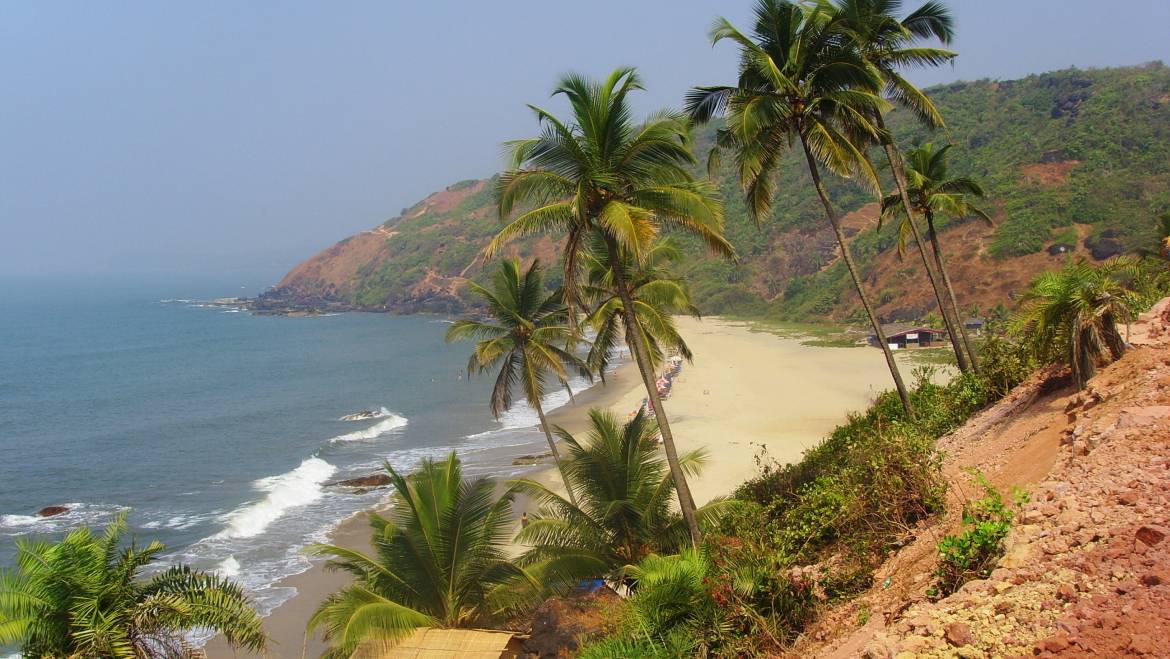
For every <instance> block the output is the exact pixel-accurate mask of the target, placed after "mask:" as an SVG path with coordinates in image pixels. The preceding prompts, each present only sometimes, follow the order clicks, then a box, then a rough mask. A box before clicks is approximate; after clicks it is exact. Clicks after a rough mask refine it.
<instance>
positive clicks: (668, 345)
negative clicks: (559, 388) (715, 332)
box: [582, 239, 699, 377]
mask: <svg viewBox="0 0 1170 659" xmlns="http://www.w3.org/2000/svg"><path fill="white" fill-rule="evenodd" d="M598 247H599V249H594V250H593V251H591V252H590V253H588V254H587V255H586V256H585V262H586V268H585V269H586V276H585V282H586V283H585V285H584V287H583V289H582V292H583V296H582V297H583V298H584V299H585V301H586V303H587V304H588V308H589V312H588V313H587V314H586V316H585V319H584V321H583V324H584V325H585V326H586V327H589V328H590V329H592V330H593V331H594V332H596V335H595V336H594V338H593V343H592V345H591V346H590V349H589V356H588V357H587V361H588V363H589V367H590V368H591V369H592V370H593V372H594V373H601V374H603V377H604V373H605V369H606V368H607V367H608V365H609V358H610V356H611V355H612V354H613V351H614V350H615V349H616V348H617V346H618V345H619V344H620V342H621V341H625V342H626V344H629V343H630V342H631V341H634V340H635V336H634V335H632V334H631V333H630V332H626V331H625V324H624V321H623V319H624V317H625V316H624V314H623V313H622V311H623V309H622V296H621V294H620V292H619V291H618V290H617V287H616V285H615V277H614V272H613V267H612V266H611V264H610V261H609V253H608V252H607V251H606V250H605V247H604V245H600V246H598ZM680 258H682V253H681V252H680V251H679V250H678V249H677V248H676V247H675V246H674V244H673V243H672V242H671V241H670V240H669V239H665V240H662V241H659V242H658V243H655V244H654V246H652V247H651V248H650V249H649V251H648V252H647V254H646V258H645V261H644V262H643V263H638V262H637V261H634V260H633V259H630V258H627V259H626V260H625V262H624V263H623V264H622V270H623V273H622V274H623V277H622V278H623V279H624V280H625V284H626V287H627V288H628V289H629V298H630V299H631V300H633V301H634V318H635V319H636V320H637V321H638V332H637V336H639V337H640V338H641V340H642V342H643V344H644V348H643V349H644V351H645V352H646V353H647V354H649V355H650V360H651V362H652V364H653V365H654V367H655V368H658V367H659V366H660V365H661V364H662V362H663V361H664V360H665V358H666V355H667V352H668V351H673V352H676V353H678V354H679V355H680V356H681V357H682V358H684V359H686V360H687V361H691V360H692V359H693V358H694V354H693V353H692V352H691V349H690V347H688V346H687V343H686V341H685V340H684V339H683V337H682V335H681V334H679V333H678V327H677V326H676V324H675V322H674V316H675V315H676V314H687V315H690V316H694V317H696V318H697V317H699V310H698V309H697V308H696V307H695V305H694V304H692V303H691V296H690V292H689V291H688V290H687V287H686V284H685V283H684V282H683V281H682V280H681V279H679V278H678V277H675V276H673V275H672V274H671V273H670V270H669V265H670V264H671V263H674V262H677V261H678V260H679V259H680Z"/></svg>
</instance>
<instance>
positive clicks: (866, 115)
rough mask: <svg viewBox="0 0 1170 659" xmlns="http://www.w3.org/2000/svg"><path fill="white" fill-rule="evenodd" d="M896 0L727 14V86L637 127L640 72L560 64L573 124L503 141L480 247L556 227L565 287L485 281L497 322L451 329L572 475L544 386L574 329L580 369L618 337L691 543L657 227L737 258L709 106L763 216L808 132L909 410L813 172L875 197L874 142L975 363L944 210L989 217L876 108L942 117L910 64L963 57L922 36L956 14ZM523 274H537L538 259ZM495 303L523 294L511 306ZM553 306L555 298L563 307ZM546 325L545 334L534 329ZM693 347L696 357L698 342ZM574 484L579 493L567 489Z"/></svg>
mask: <svg viewBox="0 0 1170 659" xmlns="http://www.w3.org/2000/svg"><path fill="white" fill-rule="evenodd" d="M900 4H901V3H900V2H898V1H897V0H834V1H829V0H817V1H816V2H789V1H787V0H759V1H758V2H757V4H756V8H755V16H756V20H755V24H754V26H753V30H752V32H751V33H750V35H748V34H745V33H743V32H741V31H740V30H738V29H737V28H736V27H735V26H733V25H732V24H731V23H730V22H728V21H726V20H724V19H720V20H718V21H717V22H716V25H715V27H714V28H713V30H712V32H711V37H712V41H713V42H714V43H718V42H720V41H723V40H731V41H733V42H735V43H736V44H738V46H739V49H740V74H739V78H738V80H737V81H736V84H734V85H731V86H713V87H697V88H695V89H694V90H693V91H692V92H691V93H690V94H688V96H687V99H686V103H685V113H678V112H674V111H662V112H659V113H657V114H655V115H653V116H651V117H650V118H649V119H648V120H646V121H645V122H643V123H636V122H635V121H634V119H633V117H632V113H631V110H630V107H629V95H630V93H631V92H633V91H635V90H639V89H642V85H641V81H640V79H639V78H638V76H637V73H636V72H635V71H634V70H633V69H628V68H621V69H617V70H615V71H614V72H613V73H611V74H610V75H609V77H608V78H606V79H605V80H603V81H600V82H598V81H593V80H589V79H587V78H584V77H582V76H578V75H568V76H565V77H564V78H563V79H562V80H561V82H560V84H559V85H558V86H557V88H556V89H555V90H554V92H553V94H554V96H563V97H565V99H566V100H567V101H568V103H569V106H570V108H571V111H572V119H571V120H570V121H565V120H562V119H560V118H558V117H556V116H555V115H554V114H552V113H551V112H549V111H547V110H545V109H542V108H539V107H536V106H529V107H530V108H531V109H532V111H533V112H534V113H535V114H536V117H537V119H538V121H539V123H540V126H541V133H540V134H539V135H538V136H536V137H534V138H531V139H526V140H518V141H515V142H511V143H509V144H508V148H509V151H510V156H511V164H510V167H509V169H508V171H506V172H505V173H504V174H503V175H502V176H501V177H500V178H499V182H498V187H497V195H498V199H499V214H500V218H501V220H502V221H503V222H504V225H503V228H502V229H501V230H500V231H499V233H498V234H497V236H496V237H495V238H494V239H493V240H492V242H491V243H490V244H489V245H488V247H487V248H486V250H485V258H491V257H492V256H493V255H494V254H495V253H497V252H498V251H499V250H500V249H501V248H502V247H503V246H504V245H505V244H507V243H508V242H509V241H511V240H513V239H516V238H519V237H523V236H527V235H530V234H534V233H545V234H553V235H557V236H560V237H561V238H562V241H561V260H562V262H563V268H564V276H563V282H564V283H563V285H562V288H561V290H560V291H558V292H557V294H554V295H553V296H550V297H547V298H544V297H542V299H541V304H546V303H547V305H549V306H548V307H547V313H545V314H544V315H539V314H538V315H533V316H528V315H526V314H525V312H524V310H525V309H536V308H541V304H537V301H536V300H531V301H525V300H524V299H523V297H522V295H521V292H519V291H516V292H511V291H507V290H504V289H502V288H500V287H498V286H497V290H496V291H494V292H493V291H486V290H484V289H482V288H480V287H475V288H474V289H473V290H474V292H476V293H477V294H479V295H480V296H481V297H482V298H483V299H484V300H485V302H486V304H487V306H488V307H489V311H490V313H491V315H492V316H493V317H494V319H495V321H496V322H495V323H494V324H486V323H481V322H479V321H470V320H469V321H462V322H460V323H459V324H457V325H456V326H454V327H453V328H452V330H451V333H450V334H449V338H452V339H454V338H477V339H480V340H481V342H480V343H479V344H478V345H477V347H476V354H475V356H473V358H472V370H481V369H483V368H486V367H488V366H491V365H495V364H501V365H502V366H501V369H500V373H499V376H498V378H497V385H496V389H495V391H494V392H493V396H492V400H493V402H492V409H493V412H496V413H497V414H498V412H499V410H500V409H501V406H502V405H503V406H506V405H505V403H506V401H507V397H508V395H509V394H508V393H507V384H508V383H509V382H511V381H513V380H514V379H519V380H521V381H522V382H524V387H525V394H526V399H527V401H528V403H529V404H530V405H531V406H532V407H533V408H534V409H536V411H537V413H538V416H540V417H541V425H542V427H543V429H544V431H545V434H546V436H547V437H548V438H549V444H550V447H551V450H552V452H553V455H554V457H555V458H557V460H558V467H559V468H560V469H561V472H562V474H563V473H564V468H563V466H561V465H560V460H559V455H558V451H557V449H556V447H555V443H554V442H553V441H552V431H551V429H549V428H548V424H547V422H546V421H545V420H544V414H543V411H542V410H541V409H540V400H539V398H540V397H539V394H540V393H541V392H542V391H543V383H544V382H545V381H546V380H548V381H551V380H557V381H558V382H559V384H561V385H562V386H564V385H565V382H566V380H565V373H566V372H567V369H569V368H570V367H572V368H577V369H580V367H581V365H582V364H581V363H580V361H579V360H578V358H577V357H576V356H575V353H574V346H575V345H583V344H585V343H587V342H586V341H585V339H584V338H583V336H582V333H581V332H580V329H581V325H584V326H586V327H591V328H592V329H593V330H595V331H596V332H597V334H596V337H595V339H594V341H593V342H592V346H591V347H590V349H589V354H588V356H587V358H586V360H585V366H586V367H587V368H588V370H590V371H591V372H593V373H594V374H596V375H598V376H602V377H603V375H604V368H603V367H604V365H605V364H606V362H607V361H608V355H609V354H610V352H611V349H612V348H613V346H614V345H615V344H616V343H617V342H618V341H619V340H624V342H625V343H626V345H628V346H629V348H630V352H631V354H632V356H633V359H634V362H635V363H636V364H637V367H638V371H639V374H640V376H641V378H642V381H643V383H644V385H645V388H646V394H647V400H648V403H649V409H650V410H652V411H653V413H654V416H655V419H656V421H657V425H658V431H659V433H660V434H661V437H662V441H663V448H664V452H665V454H666V459H667V463H668V465H669V466H670V471H671V474H672V476H673V478H674V485H675V491H676V492H677V496H678V499H679V509H680V511H681V513H682V516H683V519H684V521H685V522H686V525H687V528H688V531H689V533H690V537H691V540H692V542H693V543H695V544H697V543H698V542H699V540H700V538H701V530H700V528H699V524H698V520H697V517H696V514H695V504H694V500H693V497H692V496H691V493H690V488H689V487H688V485H687V481H686V477H685V474H684V473H683V468H682V465H681V462H680V458H679V455H678V450H677V448H676V445H675V441H674V436H673V433H672V431H671V426H670V420H669V417H668V416H667V414H666V411H665V409H664V407H663V403H662V400H661V397H660V396H659V394H658V389H657V386H656V384H655V381H656V375H655V369H656V366H657V364H658V362H659V361H660V360H661V356H662V351H663V349H664V348H667V349H674V350H680V351H683V350H685V344H684V343H683V342H682V340H681V338H680V337H679V336H678V334H677V332H676V331H675V330H674V327H673V324H672V323H671V321H670V318H669V316H670V313H678V312H679V311H684V310H685V311H688V312H689V311H692V310H693V307H692V305H691V303H690V300H689V298H688V296H687V294H686V289H685V287H684V286H682V285H681V283H680V282H678V281H677V280H674V279H672V278H671V277H670V276H669V275H668V274H667V272H666V269H665V268H664V267H663V265H664V263H666V262H669V260H670V259H671V258H672V257H673V256H674V250H673V247H671V246H670V245H669V244H666V245H664V243H663V241H664V240H665V238H664V236H663V234H664V233H667V232H674V233H680V234H689V235H692V236H696V237H698V238H699V239H701V240H702V242H703V243H705V244H706V245H707V246H708V247H709V248H710V250H711V251H713V252H715V253H716V254H718V255H720V256H723V257H726V258H735V252H734V249H733V248H732V246H731V245H730V243H729V242H728V241H727V239H726V238H725V237H724V234H723V208H722V204H721V201H720V199H719V196H718V194H717V193H716V190H715V188H714V186H713V185H712V184H711V182H710V181H708V180H704V179H700V178H698V177H696V176H695V173H694V172H695V169H696V167H697V159H696V158H695V155H694V153H693V150H692V148H691V141H690V137H691V136H690V131H691V126H692V124H693V123H694V122H706V121H709V120H711V119H713V118H714V117H716V116H717V115H723V116H725V117H726V124H725V126H724V127H723V128H721V129H719V130H718V133H717V142H716V147H715V153H714V154H713V155H717V154H718V153H722V152H727V153H730V154H732V155H733V157H734V164H735V171H736V173H737V174H738V177H739V179H740V182H741V183H742V185H743V187H744V190H745V194H746V198H747V202H748V209H749V212H750V214H751V216H752V217H753V218H754V219H755V220H756V221H757V222H762V221H763V220H764V219H765V218H767V216H768V215H769V213H770V209H771V204H772V201H773V197H774V195H775V193H776V190H775V182H776V170H777V167H778V165H779V163H780V161H781V158H782V157H783V155H784V153H785V152H786V151H787V150H788V148H789V146H791V145H793V144H796V143H799V144H800V146H801V150H802V152H803V154H804V156H805V160H806V161H807V165H808V171H809V174H810V176H811V178H812V182H813V185H814V187H815V188H816V190H817V193H818V196H819V197H820V199H821V202H822V204H823V206H824V210H825V215H826V217H827V219H828V220H829V223H830V225H831V226H832V228H833V230H834V232H835V234H836V236H837V240H838V244H839V248H840V251H841V257H842V260H843V261H844V263H845V264H846V267H847V268H848V270H849V272H850V275H851V276H852V278H853V282H854V284H855V286H856V289H857V294H858V297H859V299H860V301H861V304H862V307H863V308H864V309H865V311H866V313H867V315H868V317H869V319H870V322H871V324H872V326H873V331H874V333H875V335H876V336H877V337H878V344H879V345H880V346H881V348H882V350H883V353H884V355H885V359H886V361H887V364H888V366H889V369H890V373H891V376H892V377H893V380H894V383H895V386H896V388H897V390H898V394H899V396H900V398H901V400H902V404H903V406H904V407H905V411H906V413H907V415H909V416H912V415H913V410H912V407H911V401H910V396H909V392H908V390H907V388H906V386H905V384H904V382H903V379H902V376H901V374H900V372H899V369H898V365H897V363H896V362H895V360H894V357H893V353H892V351H891V350H890V348H889V346H888V344H887V342H886V340H885V337H884V335H883V331H882V326H881V323H880V322H879V320H878V317H877V315H876V313H875V312H874V310H873V305H872V304H871V303H870V301H869V296H868V294H867V293H866V291H865V288H864V286H863V284H862V277H861V274H860V272H859V269H858V267H857V264H856V263H855V261H854V259H853V257H852V255H851V253H850V250H849V245H848V243H847V242H846V239H845V235H844V231H843V229H842V227H841V222H840V215H839V213H838V211H837V209H836V208H835V206H834V205H833V203H832V200H831V199H830V197H829V193H828V190H827V188H826V187H825V184H824V181H823V179H822V176H821V173H822V170H826V169H827V170H828V171H830V172H832V173H834V174H836V175H839V176H842V177H846V178H854V179H857V180H858V181H860V182H861V183H862V184H863V185H866V186H868V187H870V188H872V189H873V190H874V191H875V197H876V199H878V200H882V199H883V198H882V196H881V194H880V192H881V183H880V179H879V176H878V174H877V170H876V168H875V167H874V165H873V164H872V163H871V161H870V159H869V156H868V152H869V150H870V148H871V147H880V148H881V149H882V150H883V151H884V153H885V156H886V160H887V162H888V164H889V166H890V169H891V171H892V172H893V179H894V184H895V187H896V188H897V193H896V195H891V196H890V197H887V198H885V200H884V201H885V203H884V204H883V210H884V211H885V213H886V214H889V215H895V214H899V213H900V214H901V216H902V217H901V221H900V227H902V228H903V230H905V231H907V233H908V235H911V236H913V237H914V240H915V245H916V247H917V248H918V249H919V251H920V252H921V255H922V262H923V266H924V271H925V273H926V274H927V276H928V277H929V279H930V281H931V283H932V285H933V286H934V290H935V293H936V297H937V299H938V303H939V309H940V311H941V312H942V316H943V318H944V319H945V320H946V323H947V327H948V330H949V331H950V335H951V337H952V342H953V344H954V350H955V355H956V361H957V363H958V365H959V367H960V368H961V369H962V370H964V371H967V370H971V369H974V368H977V366H976V365H977V359H976V357H975V355H974V350H973V349H972V348H971V346H970V345H969V342H961V341H960V340H959V337H960V336H962V334H961V333H962V323H961V322H960V320H959V318H958V308H957V304H956V303H955V298H954V293H953V290H951V287H950V285H949V277H947V276H946V275H945V264H944V262H943V258H942V251H941V247H940V246H939V244H938V234H937V231H936V230H935V214H947V215H957V216H966V215H979V216H981V217H986V214H985V213H983V212H982V211H979V210H978V209H976V208H975V207H974V206H972V205H971V203H970V201H969V198H970V197H977V196H980V195H981V194H982V190H980V189H979V187H978V186H977V185H976V184H974V183H973V182H971V181H969V180H967V179H950V178H948V177H947V175H946V162H945V158H946V151H947V149H946V148H943V149H939V150H938V151H937V152H936V151H934V150H933V147H932V146H930V145H927V146H924V147H922V148H920V149H918V150H915V151H914V152H912V153H911V157H910V158H908V159H906V158H904V157H903V155H902V154H900V153H899V151H898V149H897V147H896V145H895V144H894V142H893V138H892V136H891V134H890V132H889V130H888V129H887V128H886V126H885V121H884V119H883V116H882V115H883V113H884V112H886V111H888V110H889V109H891V108H892V107H893V106H892V104H891V103H890V101H893V102H896V103H898V104H899V105H901V106H903V107H905V108H907V109H909V110H910V111H911V112H912V113H913V114H914V115H915V116H916V117H918V118H919V119H920V120H922V121H923V122H925V123H926V124H927V125H928V126H931V127H935V128H938V127H943V125H944V122H943V119H942V117H941V116H940V115H939V113H938V110H937V108H935V106H934V105H933V103H932V102H931V101H930V99H929V98H928V97H927V96H926V95H925V94H924V93H922V92H921V91H920V90H918V89H917V88H916V87H914V85H912V84H911V83H909V82H908V81H907V80H906V79H905V78H904V77H902V75H901V73H900V69H901V68H902V67H905V66H911V65H938V64H941V63H944V62H947V61H949V60H950V59H951V58H953V57H954V53H952V52H951V51H948V50H944V49H942V48H933V47H924V46H921V45H919V43H918V42H919V41H921V40H924V39H937V40H938V41H940V42H941V43H942V44H944V45H945V44H947V43H949V42H950V40H951V38H952V35H953V27H952V19H951V16H950V13H949V12H948V10H947V9H946V8H945V7H944V6H943V5H942V4H940V3H938V2H927V3H926V4H924V5H923V6H922V7H920V8H918V9H917V10H915V11H913V12H911V13H910V14H908V15H907V16H905V17H901V18H899V17H898V16H897V15H896V14H897V13H898V11H899V10H900ZM887 98H888V99H890V101H888V100H886V99H887ZM714 160H718V158H715V159H714ZM920 216H925V217H926V220H927V222H928V226H929V232H928V238H929V240H930V241H931V242H932V245H933V249H932V250H928V249H927V247H926V244H925V243H926V240H924V239H923V237H922V232H921V231H920V230H919V228H918V222H919V217H920ZM505 271H506V272H508V273H511V274H508V275H507V277H508V278H511V279H514V280H519V278H520V275H519V271H520V266H519V265H518V264H511V265H505V266H503V267H502V269H501V272H505ZM528 272H529V275H531V276H535V275H536V273H537V268H536V266H535V265H534V266H533V267H532V268H530V269H529V271H528ZM541 295H543V293H542V294H541ZM538 297H539V296H538ZM501 299H508V300H510V301H511V302H513V303H514V304H513V306H512V307H510V308H503V307H502V306H501V304H500V300H501ZM557 300H559V302H560V304H561V306H559V307H556V309H555V310H554V309H553V307H554V306H556V303H557ZM538 316H539V317H538ZM582 321H584V322H582ZM550 323H551V324H550ZM537 333H540V334H541V335H542V336H543V337H548V338H549V340H552V341H553V343H548V342H547V341H545V340H543V339H541V340H536V339H534V338H533V337H534V336H535V335H536V334H537ZM553 337H555V339H554V338H553ZM683 354H684V355H686V356H688V357H689V352H683ZM505 355H506V356H505ZM569 496H570V499H572V497H573V496H575V495H574V493H572V492H569ZM570 502H572V501H570Z"/></svg>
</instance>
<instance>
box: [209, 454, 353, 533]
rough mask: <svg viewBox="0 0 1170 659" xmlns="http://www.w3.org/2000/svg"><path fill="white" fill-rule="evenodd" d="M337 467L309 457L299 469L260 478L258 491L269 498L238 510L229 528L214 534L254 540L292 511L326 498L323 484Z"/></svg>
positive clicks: (232, 517) (231, 518) (257, 485)
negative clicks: (270, 525) (265, 493)
mask: <svg viewBox="0 0 1170 659" xmlns="http://www.w3.org/2000/svg"><path fill="white" fill-rule="evenodd" d="M335 471H337V467H334V466H333V465H331V464H329V463H328V462H325V461H324V460H322V459H321V458H308V459H307V460H305V461H304V462H302V463H301V465H300V466H299V467H297V468H296V469H293V470H292V471H290V472H288V473H286V474H281V475H279V476H271V477H269V478H261V479H260V480H258V481H256V483H255V486H256V489H258V490H260V491H262V492H267V493H268V496H266V497H264V498H263V499H261V500H260V501H257V502H255V503H250V504H248V505H246V506H244V507H243V508H240V509H238V510H236V511H235V512H234V513H232V514H231V515H230V516H229V518H228V526H227V528H225V529H224V530H222V531H220V532H219V533H217V534H216V535H215V537H217V538H251V537H254V536H257V535H259V534H261V533H263V532H264V529H266V528H268V525H269V524H271V523H272V522H273V521H275V520H276V519H278V518H279V517H281V516H282V515H284V514H285V513H287V512H288V511H290V510H292V509H293V508H298V507H300V506H304V505H307V504H310V503H312V502H314V501H316V500H317V499H320V498H321V496H322V495H324V491H323V490H322V489H321V484H322V483H324V482H325V480H326V479H328V478H329V477H330V476H332V475H333V472H335Z"/></svg>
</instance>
